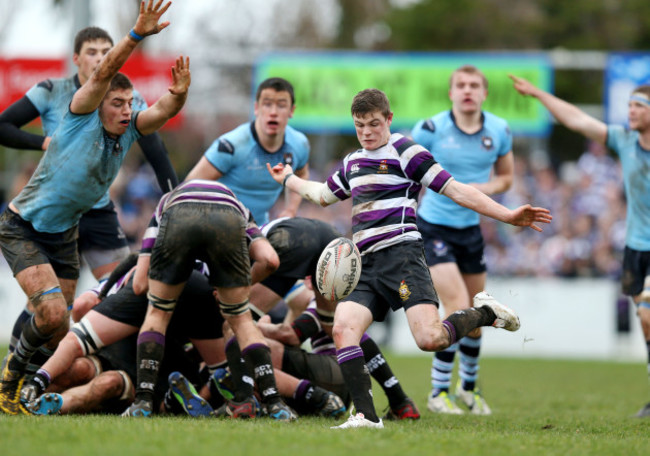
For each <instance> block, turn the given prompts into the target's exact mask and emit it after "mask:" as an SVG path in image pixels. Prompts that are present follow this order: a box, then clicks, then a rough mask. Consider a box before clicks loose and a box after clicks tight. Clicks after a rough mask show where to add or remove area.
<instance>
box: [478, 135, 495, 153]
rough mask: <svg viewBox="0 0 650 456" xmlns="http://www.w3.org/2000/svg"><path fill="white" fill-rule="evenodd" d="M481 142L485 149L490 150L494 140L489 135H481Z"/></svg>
mask: <svg viewBox="0 0 650 456" xmlns="http://www.w3.org/2000/svg"><path fill="white" fill-rule="evenodd" d="M481 144H482V145H483V148H484V149H485V150H490V149H492V147H494V141H492V138H490V137H489V136H483V137H482V138H481Z"/></svg>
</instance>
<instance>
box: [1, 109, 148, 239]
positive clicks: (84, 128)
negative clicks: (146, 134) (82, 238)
mask: <svg viewBox="0 0 650 456" xmlns="http://www.w3.org/2000/svg"><path fill="white" fill-rule="evenodd" d="M138 113H139V112H136V111H134V112H133V114H132V115H131V122H130V123H129V126H128V128H127V130H126V132H125V133H124V134H122V135H120V136H119V137H117V138H111V137H110V136H109V135H108V134H107V133H106V130H104V127H103V125H102V122H101V120H100V119H99V111H98V110H95V111H93V112H91V113H88V114H73V113H71V112H70V110H68V111H67V112H66V114H65V115H64V117H63V120H62V122H61V124H60V125H59V127H58V128H57V129H56V131H55V132H54V135H53V136H52V139H51V141H50V145H49V146H48V148H47V151H46V152H45V154H44V155H43V157H42V158H41V161H40V162H39V164H38V167H37V168H36V171H35V172H34V174H33V175H32V177H31V179H30V180H29V182H28V183H27V185H26V186H25V188H23V190H22V191H21V192H20V193H19V194H18V196H17V197H16V198H14V200H13V201H12V202H13V204H14V205H15V206H16V208H17V209H18V211H19V212H20V216H21V217H22V218H23V219H25V220H27V221H29V222H31V224H32V225H33V226H34V228H35V229H36V231H40V232H46V233H60V232H63V231H66V230H68V229H69V228H72V227H74V226H75V225H77V223H79V219H80V218H81V216H82V215H83V213H84V212H86V211H88V210H89V209H91V208H92V207H93V206H94V205H96V204H97V203H98V202H100V200H102V198H103V197H105V196H106V193H107V191H108V189H109V187H110V186H111V184H112V183H113V181H114V180H115V177H116V176H117V172H118V171H119V169H120V166H122V161H123V160H124V156H125V155H126V153H127V151H128V150H129V148H130V147H131V145H132V144H133V142H134V141H136V140H137V139H138V138H140V137H141V136H142V135H141V134H140V132H138V130H137V129H136V127H135V124H136V119H137V116H138Z"/></svg>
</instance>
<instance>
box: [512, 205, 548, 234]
mask: <svg viewBox="0 0 650 456" xmlns="http://www.w3.org/2000/svg"><path fill="white" fill-rule="evenodd" d="M551 220H553V216H552V215H551V211H549V210H548V209H545V208H543V207H532V206H531V205H530V204H526V205H524V206H519V207H518V208H517V209H515V210H514V211H512V220H510V223H511V224H512V225H515V226H529V227H531V228H532V229H534V230H535V231H540V232H541V231H542V228H540V227H539V226H537V225H535V223H551Z"/></svg>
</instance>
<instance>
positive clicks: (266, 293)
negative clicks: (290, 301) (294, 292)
mask: <svg viewBox="0 0 650 456" xmlns="http://www.w3.org/2000/svg"><path fill="white" fill-rule="evenodd" d="M249 299H250V302H251V303H252V304H253V305H254V306H255V307H257V308H258V309H259V310H261V311H262V312H263V313H268V312H269V311H270V310H271V309H273V307H275V305H276V304H277V303H278V302H280V300H281V299H282V296H280V295H279V294H277V293H276V292H275V291H273V290H272V289H271V288H269V287H267V286H266V285H264V284H262V283H256V284H255V285H253V286H252V287H251V290H250V298H249Z"/></svg>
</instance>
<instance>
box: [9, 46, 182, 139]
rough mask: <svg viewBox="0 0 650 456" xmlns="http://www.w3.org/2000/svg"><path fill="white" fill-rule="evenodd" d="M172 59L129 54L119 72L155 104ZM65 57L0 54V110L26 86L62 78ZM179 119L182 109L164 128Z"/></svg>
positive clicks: (166, 81)
mask: <svg viewBox="0 0 650 456" xmlns="http://www.w3.org/2000/svg"><path fill="white" fill-rule="evenodd" d="M174 63H175V59H174V58H158V57H156V58H153V57H148V56H145V55H143V54H135V55H133V56H131V58H130V59H129V60H128V62H127V63H126V65H124V67H123V68H122V72H123V73H124V74H126V75H127V76H128V77H129V79H131V82H132V83H133V86H134V87H135V88H137V89H138V91H139V92H140V93H141V94H142V96H143V97H144V99H145V100H147V103H148V104H149V105H150V106H151V104H153V103H155V102H156V100H157V99H158V98H160V96H162V95H163V94H165V93H167V87H169V85H170V83H171V80H172V75H171V67H172V66H173V65H174ZM66 74H67V71H66V59H63V58H60V59H3V58H1V57H0V112H1V111H4V110H5V109H6V108H7V106H9V105H10V104H11V103H13V102H14V101H16V100H18V99H19V98H21V97H22V96H23V95H24V94H25V92H27V91H28V90H29V89H30V87H32V86H33V85H34V84H37V83H38V82H40V81H43V80H45V79H48V78H60V77H65V76H66ZM181 122H182V111H181V113H179V114H178V115H176V116H175V117H174V118H173V119H171V120H170V121H169V122H167V124H166V125H165V127H168V128H174V127H177V126H179V125H180V124H181Z"/></svg>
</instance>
